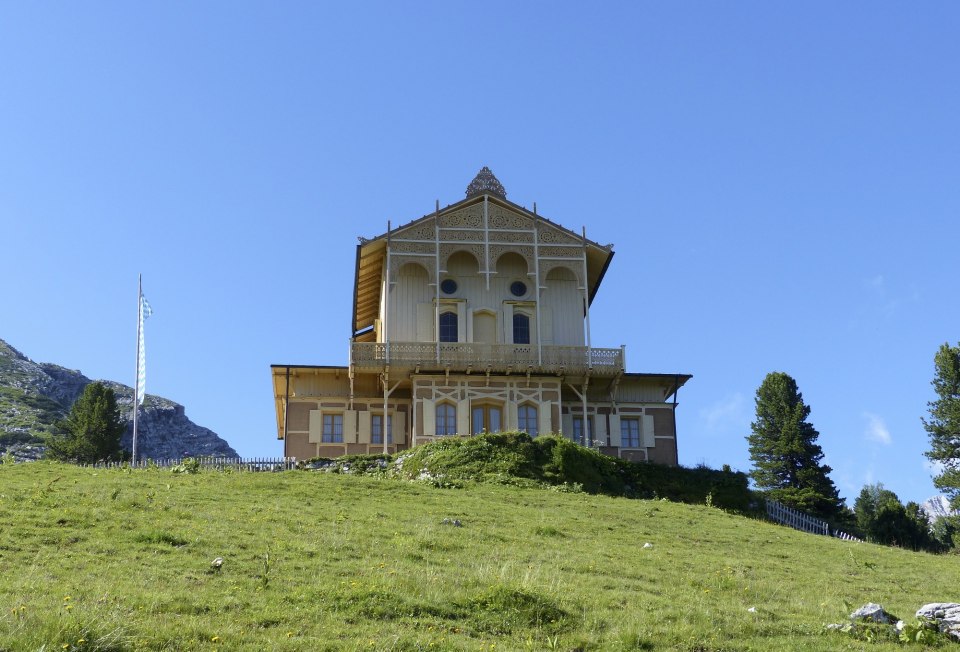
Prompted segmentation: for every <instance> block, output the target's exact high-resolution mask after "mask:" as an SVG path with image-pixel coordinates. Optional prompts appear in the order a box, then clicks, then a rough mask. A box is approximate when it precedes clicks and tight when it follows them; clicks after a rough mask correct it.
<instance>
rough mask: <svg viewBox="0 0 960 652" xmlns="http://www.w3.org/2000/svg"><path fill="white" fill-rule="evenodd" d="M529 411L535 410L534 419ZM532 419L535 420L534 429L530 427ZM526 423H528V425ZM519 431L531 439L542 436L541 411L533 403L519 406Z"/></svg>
mask: <svg viewBox="0 0 960 652" xmlns="http://www.w3.org/2000/svg"><path fill="white" fill-rule="evenodd" d="M529 410H533V417H531V416H530V413H529ZM531 418H532V420H533V421H532V422H533V428H532V429H531V428H529V427H528V425H529V424H530V422H531ZM524 422H526V424H525V423H524ZM517 430H521V431H523V432H525V433H527V434H528V435H530V436H531V437H537V436H539V435H540V409H539V408H538V407H537V406H536V405H533V404H532V403H522V404H520V405H518V406H517Z"/></svg>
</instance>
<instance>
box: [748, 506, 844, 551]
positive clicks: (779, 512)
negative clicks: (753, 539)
mask: <svg viewBox="0 0 960 652" xmlns="http://www.w3.org/2000/svg"><path fill="white" fill-rule="evenodd" d="M767 516H769V517H770V519H771V520H773V521H776V522H777V523H780V524H781V525H787V526H789V527H792V528H793V529H795V530H800V531H802V532H810V533H811V534H823V535H826V536H828V537H829V536H834V537H837V538H838V539H843V540H844V541H857V542H859V543H862V541H861V540H860V539H858V538H857V537H855V536H853V535H850V534H847V533H846V532H841V531H840V530H835V529H833V528H831V527H830V524H829V523H827V522H826V521H823V520H820V519H819V518H814V517H813V516H810V515H809V514H805V513H803V512H801V511H800V510H798V509H793V508H792V507H787V506H786V505H784V504H782V503H778V502H777V501H775V500H768V501H767Z"/></svg>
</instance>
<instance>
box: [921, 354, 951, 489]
mask: <svg viewBox="0 0 960 652" xmlns="http://www.w3.org/2000/svg"><path fill="white" fill-rule="evenodd" d="M933 362H934V368H935V372H934V374H935V375H934V377H933V381H932V382H931V383H930V384H931V385H933V389H934V391H935V392H936V393H937V400H935V401H931V402H929V403H927V409H928V412H929V414H930V419H929V420H927V419H924V420H923V427H924V429H925V430H926V431H927V434H928V435H929V436H930V450H929V451H928V452H927V453H926V456H927V458H929V459H930V460H931V461H933V462H936V463H938V464H939V465H940V473H939V474H938V475H936V476H935V477H934V479H933V483H934V484H935V485H936V486H937V487H939V488H940V489H942V490H943V492H944V493H945V494H946V495H947V496H948V497H950V499H951V502H952V503H953V507H955V508H957V507H960V343H958V344H957V346H950V345H949V344H947V343H944V344H943V345H941V346H940V349H939V350H938V351H937V354H936V356H934V359H933Z"/></svg>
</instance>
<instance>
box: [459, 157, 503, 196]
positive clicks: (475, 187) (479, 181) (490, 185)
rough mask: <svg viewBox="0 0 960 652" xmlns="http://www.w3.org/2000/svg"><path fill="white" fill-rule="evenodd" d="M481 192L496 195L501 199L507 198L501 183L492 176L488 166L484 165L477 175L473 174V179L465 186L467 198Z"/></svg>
mask: <svg viewBox="0 0 960 652" xmlns="http://www.w3.org/2000/svg"><path fill="white" fill-rule="evenodd" d="M483 193H489V194H491V195H496V196H497V197H501V198H503V199H506V198H507V191H506V190H504V189H503V184H502V183H500V181H499V180H498V179H497V178H496V177H495V176H493V172H491V171H490V168H488V167H487V166H486V165H484V166H483V167H482V168H481V169H480V171H479V172H477V176H475V177H474V178H473V181H471V182H470V185H469V186H467V198H468V199H469V198H470V197H475V196H477V195H482V194H483Z"/></svg>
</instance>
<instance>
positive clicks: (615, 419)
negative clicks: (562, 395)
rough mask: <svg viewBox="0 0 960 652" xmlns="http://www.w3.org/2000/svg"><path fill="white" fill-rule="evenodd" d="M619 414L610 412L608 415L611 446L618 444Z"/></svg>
mask: <svg viewBox="0 0 960 652" xmlns="http://www.w3.org/2000/svg"><path fill="white" fill-rule="evenodd" d="M621 441H622V440H621V439H620V415H619V414H611V415H610V445H611V446H620V445H621Z"/></svg>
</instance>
